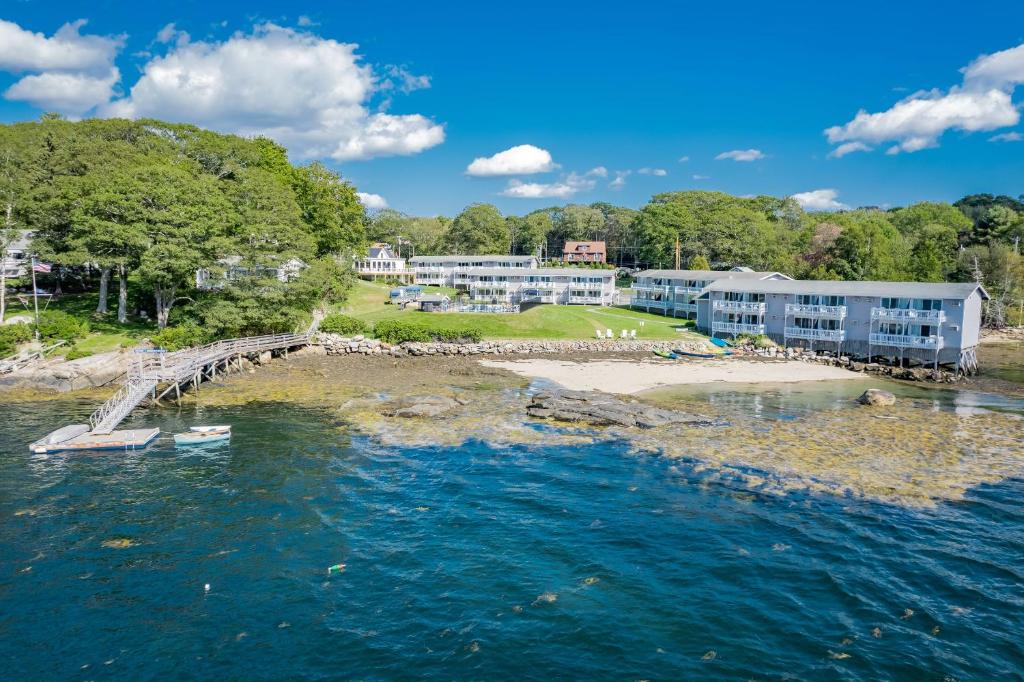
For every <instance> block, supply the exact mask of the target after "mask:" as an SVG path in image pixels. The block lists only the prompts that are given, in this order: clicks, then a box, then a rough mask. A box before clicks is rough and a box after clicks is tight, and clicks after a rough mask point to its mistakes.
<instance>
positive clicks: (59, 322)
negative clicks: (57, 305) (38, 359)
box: [39, 310, 89, 341]
mask: <svg viewBox="0 0 1024 682" xmlns="http://www.w3.org/2000/svg"><path fill="white" fill-rule="evenodd" d="M88 333H89V322H88V320H85V319H83V318H81V317H75V316H74V315H69V314H68V313H66V312H64V311H63V310H47V311H46V312H42V313H39V335H40V336H41V337H43V338H44V339H46V340H47V341H51V340H58V339H63V340H64V341H74V340H75V339H77V338H81V337H83V336H85V335H86V334H88Z"/></svg>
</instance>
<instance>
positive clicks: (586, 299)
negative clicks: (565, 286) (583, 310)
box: [569, 295, 604, 305]
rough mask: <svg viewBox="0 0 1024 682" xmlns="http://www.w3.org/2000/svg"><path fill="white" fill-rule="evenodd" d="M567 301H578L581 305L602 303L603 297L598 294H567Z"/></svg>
mask: <svg viewBox="0 0 1024 682" xmlns="http://www.w3.org/2000/svg"><path fill="white" fill-rule="evenodd" d="M569 303H579V304H582V305H602V304H603V303H604V299H603V298H601V297H600V296H572V295H570V296H569Z"/></svg>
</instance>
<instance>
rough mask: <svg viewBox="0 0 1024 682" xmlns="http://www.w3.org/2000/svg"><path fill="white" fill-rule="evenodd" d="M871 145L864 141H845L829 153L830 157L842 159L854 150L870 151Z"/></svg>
mask: <svg viewBox="0 0 1024 682" xmlns="http://www.w3.org/2000/svg"><path fill="white" fill-rule="evenodd" d="M869 151H871V147H869V146H867V145H866V144H864V143H863V142H844V143H843V144H841V145H839V146H838V147H836V148H835V149H833V150H832V151H831V152H830V153H829V155H828V156H829V158H830V159H832V158H834V159H841V158H843V157H844V156H846V155H847V154H852V153H854V152H869Z"/></svg>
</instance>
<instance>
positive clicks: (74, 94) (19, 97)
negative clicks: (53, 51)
mask: <svg viewBox="0 0 1024 682" xmlns="http://www.w3.org/2000/svg"><path fill="white" fill-rule="evenodd" d="M119 78H120V74H119V73H118V71H117V69H111V70H110V72H109V73H108V74H107V75H106V76H105V77H94V76H90V75H88V74H84V73H61V72H59V71H51V72H47V73H41V74H38V75H33V76H25V77H24V78H22V79H21V80H19V81H18V82H17V83H15V84H14V85H12V86H11V87H9V88H8V89H7V91H6V92H4V97H6V98H7V99H9V100H15V101H23V102H28V103H30V104H32V105H34V106H37V107H39V108H41V109H47V110H52V111H60V112H63V113H66V114H72V115H75V116H77V115H81V114H84V113H85V112H87V111H89V110H90V109H92V108H94V107H96V106H99V105H101V104H105V103H106V102H108V101H109V100H110V98H111V96H113V94H114V86H115V85H116V84H117V81H118V80H119Z"/></svg>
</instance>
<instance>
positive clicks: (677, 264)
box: [676, 235, 682, 270]
mask: <svg viewBox="0 0 1024 682" xmlns="http://www.w3.org/2000/svg"><path fill="white" fill-rule="evenodd" d="M676 270H682V268H681V267H680V262H679V235H676Z"/></svg>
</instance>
